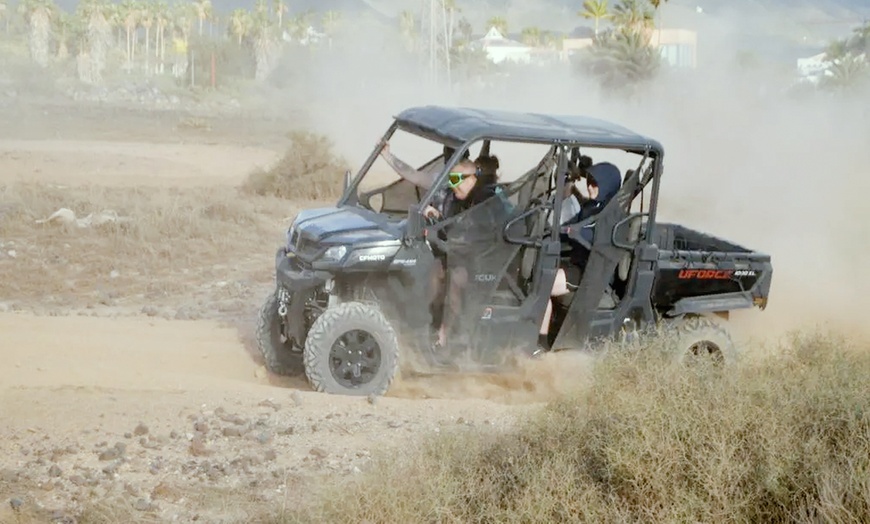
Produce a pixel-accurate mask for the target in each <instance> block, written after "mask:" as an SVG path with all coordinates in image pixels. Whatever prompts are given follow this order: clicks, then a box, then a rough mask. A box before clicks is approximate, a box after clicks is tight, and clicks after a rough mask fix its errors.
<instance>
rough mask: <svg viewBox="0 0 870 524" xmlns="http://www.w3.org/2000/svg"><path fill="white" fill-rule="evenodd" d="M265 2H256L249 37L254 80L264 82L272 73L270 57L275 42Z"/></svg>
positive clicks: (264, 0) (259, 0) (258, 0)
mask: <svg viewBox="0 0 870 524" xmlns="http://www.w3.org/2000/svg"><path fill="white" fill-rule="evenodd" d="M269 12H270V10H269V9H268V8H267V6H266V0H257V2H256V4H255V5H254V14H253V18H252V23H251V36H252V37H253V39H254V60H255V62H256V68H255V71H254V78H255V79H256V80H258V81H262V80H265V79H266V77H267V76H268V75H269V73H270V72H271V71H272V66H273V61H272V55H273V53H274V52H275V41H274V35H273V33H272V29H273V27H272V21H271V19H270V16H269Z"/></svg>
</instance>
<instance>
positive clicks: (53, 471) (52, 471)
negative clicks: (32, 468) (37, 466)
mask: <svg viewBox="0 0 870 524" xmlns="http://www.w3.org/2000/svg"><path fill="white" fill-rule="evenodd" d="M62 474H63V472H62V471H61V470H60V466H58V465H57V464H55V465H53V466H52V467H50V468H48V476H49V477H51V478H57V477H59V476H61V475H62Z"/></svg>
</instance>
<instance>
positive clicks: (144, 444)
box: [139, 437, 160, 449]
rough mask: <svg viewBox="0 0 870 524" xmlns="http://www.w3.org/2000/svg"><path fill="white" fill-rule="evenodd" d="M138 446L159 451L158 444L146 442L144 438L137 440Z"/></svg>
mask: <svg viewBox="0 0 870 524" xmlns="http://www.w3.org/2000/svg"><path fill="white" fill-rule="evenodd" d="M139 445H140V446H142V447H143V448H145V449H160V443H159V442H155V441H151V440H148V439H146V438H145V437H142V438H140V439H139Z"/></svg>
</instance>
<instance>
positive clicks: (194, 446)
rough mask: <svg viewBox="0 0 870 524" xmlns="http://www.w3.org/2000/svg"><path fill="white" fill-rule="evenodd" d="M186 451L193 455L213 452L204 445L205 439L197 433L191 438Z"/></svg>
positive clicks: (205, 454) (205, 455)
mask: <svg viewBox="0 0 870 524" xmlns="http://www.w3.org/2000/svg"><path fill="white" fill-rule="evenodd" d="M188 451H189V452H190V454H191V455H193V456H194V457H207V456H209V455H211V454H212V453H214V452H213V451H212V450H210V449H208V448H207V447H206V445H205V441H204V440H203V438H202V437H201V436H199V435H196V436H194V437H193V438H192V439H191V441H190V447H189V448H188Z"/></svg>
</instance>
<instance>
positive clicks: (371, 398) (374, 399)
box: [366, 395, 378, 406]
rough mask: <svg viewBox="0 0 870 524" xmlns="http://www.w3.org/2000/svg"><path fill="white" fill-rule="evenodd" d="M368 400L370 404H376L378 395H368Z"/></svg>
mask: <svg viewBox="0 0 870 524" xmlns="http://www.w3.org/2000/svg"><path fill="white" fill-rule="evenodd" d="M366 400H367V401H368V403H369V404H371V405H372V406H374V405H375V404H377V402H378V396H377V395H369V396H368V397H366Z"/></svg>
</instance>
